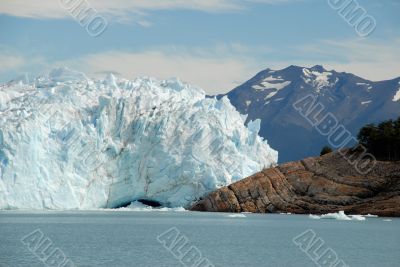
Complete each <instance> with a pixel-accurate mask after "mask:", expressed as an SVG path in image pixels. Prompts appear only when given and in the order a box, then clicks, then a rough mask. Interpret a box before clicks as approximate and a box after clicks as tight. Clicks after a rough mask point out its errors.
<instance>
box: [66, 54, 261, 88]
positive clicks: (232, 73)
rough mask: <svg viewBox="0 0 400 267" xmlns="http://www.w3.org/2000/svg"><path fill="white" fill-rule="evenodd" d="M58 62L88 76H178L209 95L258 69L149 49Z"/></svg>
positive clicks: (238, 61)
mask: <svg viewBox="0 0 400 267" xmlns="http://www.w3.org/2000/svg"><path fill="white" fill-rule="evenodd" d="M62 64H64V65H65V64H67V65H71V66H72V67H75V68H79V69H81V70H83V71H85V72H87V73H89V74H90V75H94V76H97V75H96V74H97V73H101V75H103V74H102V73H104V72H105V71H108V70H112V71H114V72H118V73H120V75H121V77H124V78H129V79H133V78H135V77H141V76H151V77H156V78H158V79H167V78H171V77H178V78H180V79H181V80H183V81H185V82H189V83H191V84H194V85H197V86H199V87H201V88H203V89H204V90H205V91H206V92H207V93H209V94H217V93H222V92H227V91H229V90H231V89H233V88H234V87H236V86H237V85H238V84H237V82H244V81H245V80H246V79H248V78H249V77H250V76H252V75H253V74H254V73H255V72H257V71H258V68H257V66H256V65H255V64H252V63H251V62H250V61H247V62H246V61H243V60H242V59H238V58H234V57H232V58H228V57H222V58H221V57H220V58H216V57H213V56H211V55H210V56H201V55H198V54H197V55H196V54H189V53H183V54H182V53H180V54H174V53H170V52H168V53H166V52H161V51H159V50H157V51H156V50H152V51H146V52H140V53H127V52H117V51H111V52H106V53H101V54H93V55H89V56H86V57H84V58H81V59H80V60H79V61H77V62H76V61H75V63H72V62H64V63H62Z"/></svg>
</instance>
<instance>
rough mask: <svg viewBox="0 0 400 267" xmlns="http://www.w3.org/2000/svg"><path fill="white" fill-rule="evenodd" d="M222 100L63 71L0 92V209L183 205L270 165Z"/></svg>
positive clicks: (253, 132) (181, 88)
mask: <svg viewBox="0 0 400 267" xmlns="http://www.w3.org/2000/svg"><path fill="white" fill-rule="evenodd" d="M244 122H245V117H244V116H242V115H240V114H239V113H238V112H237V111H236V110H235V108H234V107H233V106H232V105H231V104H230V102H229V100H228V99H227V98H223V99H221V100H219V101H218V100H216V99H212V98H206V96H205V93H204V92H203V91H202V90H201V89H198V88H195V87H192V86H190V85H188V84H184V83H182V82H180V81H179V80H176V79H171V80H166V81H158V80H155V79H152V78H139V79H136V80H133V81H130V80H125V79H117V78H115V77H114V76H113V75H108V76H107V78H106V79H104V80H92V79H89V78H87V77H86V76H85V75H84V74H82V73H79V72H76V71H72V70H68V69H65V68H60V69H55V70H53V71H52V72H51V73H50V74H49V75H48V76H46V77H39V78H36V79H35V80H34V81H33V82H31V83H24V82H22V81H18V82H17V81H16V82H13V83H9V84H5V85H2V86H1V88H0V209H93V208H110V207H111V208H112V207H118V206H120V205H123V204H124V203H129V202H131V201H134V200H138V199H149V200H153V201H158V202H160V203H162V204H163V205H165V206H170V207H175V206H187V205H190V203H192V202H193V201H195V200H196V199H198V198H199V197H201V196H203V195H204V194H206V193H207V192H210V191H211V190H214V189H216V188H219V187H221V186H225V185H228V184H230V183H232V182H234V181H236V180H238V179H241V178H244V177H246V176H249V175H251V174H253V173H255V172H257V171H260V170H261V169H262V168H264V167H269V166H270V165H272V164H275V163H276V162H277V157H278V153H277V152H276V151H274V150H273V149H271V148H270V147H269V146H268V144H267V142H266V141H263V140H262V138H261V137H259V136H258V131H259V129H260V121H254V122H251V123H249V125H248V126H247V127H245V126H244Z"/></svg>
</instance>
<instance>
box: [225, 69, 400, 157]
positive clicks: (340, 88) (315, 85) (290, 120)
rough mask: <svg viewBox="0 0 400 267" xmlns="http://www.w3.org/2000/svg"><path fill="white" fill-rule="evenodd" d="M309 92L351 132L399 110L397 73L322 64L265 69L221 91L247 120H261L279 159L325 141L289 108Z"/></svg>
mask: <svg viewBox="0 0 400 267" xmlns="http://www.w3.org/2000/svg"><path fill="white" fill-rule="evenodd" d="M309 94H312V95H314V96H316V97H317V100H318V102H319V103H321V104H322V105H323V106H324V107H325V109H326V112H332V113H333V114H334V115H335V116H336V118H337V119H338V120H339V122H340V123H342V124H343V125H344V126H345V127H346V128H347V130H349V131H350V132H351V133H352V134H353V135H354V136H356V135H357V133H358V130H359V129H360V128H361V127H362V126H364V125H365V124H367V123H375V122H380V121H382V120H386V119H391V118H397V117H398V116H400V78H397V79H393V80H389V81H380V82H372V81H369V80H366V79H363V78H360V77H357V76H355V75H353V74H350V73H343V72H341V73H339V72H336V71H327V70H326V69H324V68H323V67H322V66H314V67H312V68H303V67H298V66H290V67H288V68H286V69H283V70H270V69H266V70H264V71H261V72H260V73H258V74H257V75H256V76H255V77H253V78H252V79H250V80H249V81H247V82H246V83H244V84H243V85H241V86H239V87H237V88H235V89H234V90H232V91H231V92H229V93H228V94H227V96H228V97H229V99H230V100H231V103H232V104H233V105H234V106H235V107H236V108H237V109H238V110H239V112H240V113H242V114H248V115H249V116H248V120H254V119H261V120H262V122H261V131H260V135H261V136H263V137H267V138H268V141H269V143H270V144H271V146H272V147H274V148H276V149H277V150H278V151H279V161H280V162H287V161H292V160H300V159H303V158H304V157H308V156H315V155H319V152H320V151H321V148H322V147H323V146H325V145H328V140H327V137H325V136H321V134H319V133H318V132H317V131H316V130H315V129H314V128H313V127H312V126H311V125H310V123H309V122H308V121H307V120H305V119H304V118H303V117H302V116H300V114H299V113H298V112H297V111H296V110H295V109H294V108H293V104H294V103H296V101H298V100H299V99H302V98H303V97H305V96H307V95H309ZM219 97H221V96H219Z"/></svg>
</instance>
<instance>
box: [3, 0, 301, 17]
mask: <svg viewBox="0 0 400 267" xmlns="http://www.w3.org/2000/svg"><path fill="white" fill-rule="evenodd" d="M70 1H72V2H76V3H79V2H81V1H85V0H29V1H27V0H1V1H0V14H6V15H10V16H17V17H29V18H53V19H54V18H68V17H69V14H68V12H67V11H66V10H64V9H63V8H62V5H61V4H60V2H70ZM295 1H299V0H113V1H109V0H88V3H89V4H90V5H92V7H94V8H96V9H97V10H98V11H99V12H100V14H102V15H105V16H112V17H116V18H118V19H122V20H126V19H129V17H131V14H136V15H139V16H140V15H144V14H145V13H146V12H147V11H150V10H161V9H186V10H198V11H204V12H231V11H237V10H240V9H243V8H244V7H245V6H246V3H250V2H253V3H264V4H280V3H287V2H295Z"/></svg>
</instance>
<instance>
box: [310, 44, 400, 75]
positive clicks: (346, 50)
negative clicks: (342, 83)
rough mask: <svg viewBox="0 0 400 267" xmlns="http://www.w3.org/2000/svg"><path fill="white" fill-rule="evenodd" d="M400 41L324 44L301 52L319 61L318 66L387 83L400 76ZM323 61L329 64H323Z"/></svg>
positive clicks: (315, 45)
mask: <svg viewBox="0 0 400 267" xmlns="http://www.w3.org/2000/svg"><path fill="white" fill-rule="evenodd" d="M399 47H400V39H394V40H390V41H387V42H380V41H373V40H368V39H363V38H360V39H350V40H325V41H322V42H320V43H318V44H313V45H308V46H305V47H303V48H302V52H303V53H304V54H308V55H312V56H313V57H314V58H319V60H320V61H319V62H314V63H318V64H321V63H322V64H323V65H324V66H326V67H327V68H330V69H335V70H337V71H346V72H351V73H353V74H356V75H358V76H361V77H363V78H366V79H369V80H375V81H379V80H388V79H393V78H395V77H399V75H400V53H399ZM321 58H326V60H324V61H321Z"/></svg>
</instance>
